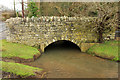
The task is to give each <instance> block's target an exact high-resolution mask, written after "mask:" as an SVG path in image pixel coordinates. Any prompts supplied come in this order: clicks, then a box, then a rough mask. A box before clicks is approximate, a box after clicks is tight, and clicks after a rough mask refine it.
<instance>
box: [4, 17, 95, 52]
mask: <svg viewBox="0 0 120 80" xmlns="http://www.w3.org/2000/svg"><path fill="white" fill-rule="evenodd" d="M79 20H83V18H79V17H66V16H64V17H55V16H52V17H47V16H43V17H39V18H33V17H32V18H24V19H23V18H10V19H8V20H6V24H7V27H8V35H7V41H10V42H16V43H22V44H26V45H29V46H39V47H40V49H41V50H42V51H43V52H44V48H45V47H46V46H48V45H49V44H51V43H53V42H55V41H58V40H68V41H71V42H73V43H75V44H77V45H78V46H79V47H81V42H85V41H94V40H96V36H95V35H94V34H92V33H88V32H85V31H83V32H81V31H80V30H81V29H83V28H82V27H81V24H79ZM84 20H89V19H88V18H87V19H85V18H84Z"/></svg>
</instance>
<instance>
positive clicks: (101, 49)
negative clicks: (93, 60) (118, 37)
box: [87, 41, 120, 61]
mask: <svg viewBox="0 0 120 80" xmlns="http://www.w3.org/2000/svg"><path fill="white" fill-rule="evenodd" d="M119 43H120V41H106V42H104V43H102V44H99V45H94V46H92V47H91V48H89V49H88V51H87V52H88V53H90V54H95V55H97V56H100V57H103V58H108V59H112V60H115V61H120V59H119V57H120V55H119V53H118V49H119V47H120V45H119Z"/></svg>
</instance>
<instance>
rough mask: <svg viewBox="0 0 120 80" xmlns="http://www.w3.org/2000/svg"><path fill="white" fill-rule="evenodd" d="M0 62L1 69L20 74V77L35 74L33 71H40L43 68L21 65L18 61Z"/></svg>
mask: <svg viewBox="0 0 120 80" xmlns="http://www.w3.org/2000/svg"><path fill="white" fill-rule="evenodd" d="M0 63H2V71H5V72H10V73H12V74H15V75H18V76H19V75H20V76H21V77H28V76H32V75H35V71H42V70H43V69H40V68H36V67H31V66H28V65H23V64H19V63H13V62H4V61H0Z"/></svg>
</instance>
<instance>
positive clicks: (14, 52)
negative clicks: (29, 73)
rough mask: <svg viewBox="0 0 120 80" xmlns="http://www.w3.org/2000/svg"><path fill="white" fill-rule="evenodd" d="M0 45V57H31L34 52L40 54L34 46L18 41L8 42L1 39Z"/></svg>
mask: <svg viewBox="0 0 120 80" xmlns="http://www.w3.org/2000/svg"><path fill="white" fill-rule="evenodd" d="M0 45H2V46H1V48H0V49H1V50H2V57H7V58H12V57H19V58H23V59H31V58H33V56H34V55H35V54H38V53H39V54H40V52H39V51H38V50H37V49H36V48H34V47H30V46H26V45H23V44H18V43H10V42H7V41H6V40H1V43H0Z"/></svg>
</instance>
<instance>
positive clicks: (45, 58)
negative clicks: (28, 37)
mask: <svg viewBox="0 0 120 80" xmlns="http://www.w3.org/2000/svg"><path fill="white" fill-rule="evenodd" d="M25 64H27V65H30V66H34V67H39V68H43V69H44V70H45V71H46V72H47V76H48V78H117V77H118V63H117V62H114V61H110V60H105V59H101V58H98V57H95V56H91V55H89V54H86V53H81V52H80V51H78V50H53V51H48V52H45V53H43V54H42V56H41V57H40V58H39V59H37V60H36V61H34V62H31V63H25Z"/></svg>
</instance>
